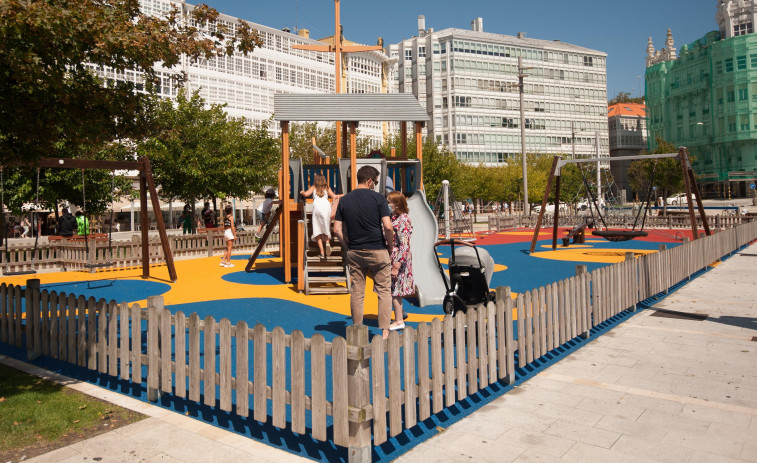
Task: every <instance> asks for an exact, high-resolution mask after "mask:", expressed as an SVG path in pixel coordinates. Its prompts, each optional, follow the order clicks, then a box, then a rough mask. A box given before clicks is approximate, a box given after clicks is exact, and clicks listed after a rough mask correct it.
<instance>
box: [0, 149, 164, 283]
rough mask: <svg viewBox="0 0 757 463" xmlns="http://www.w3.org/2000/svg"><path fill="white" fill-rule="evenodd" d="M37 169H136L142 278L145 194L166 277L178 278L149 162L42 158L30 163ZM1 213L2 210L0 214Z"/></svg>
mask: <svg viewBox="0 0 757 463" xmlns="http://www.w3.org/2000/svg"><path fill="white" fill-rule="evenodd" d="M25 164H28V165H34V166H36V167H39V168H43V167H44V168H59V169H80V170H85V169H104V170H111V171H115V170H136V171H139V201H140V206H141V208H140V209H141V210H140V218H141V221H142V278H144V279H147V278H150V240H149V227H147V226H146V225H147V223H148V217H147V192H148V191H149V193H150V200H151V202H152V210H153V211H155V221H156V224H157V226H158V235H159V236H160V244H161V247H162V249H163V255H164V256H165V259H166V266H167V267H168V276H169V279H170V280H171V281H172V282H176V280H177V279H178V277H177V275H176V266H175V265H174V260H173V254H172V253H171V247H170V246H169V244H168V234H167V233H166V227H165V224H164V223H163V216H162V215H161V213H160V203H159V201H158V193H157V191H156V190H155V179H154V177H153V175H152V167H151V165H150V160H149V159H148V158H146V157H141V158H139V160H138V161H99V160H93V159H62V158H42V159H39V160H37V161H36V162H32V163H25ZM0 212H2V211H0Z"/></svg>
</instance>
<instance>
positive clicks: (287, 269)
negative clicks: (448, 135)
mask: <svg viewBox="0 0 757 463" xmlns="http://www.w3.org/2000/svg"><path fill="white" fill-rule="evenodd" d="M274 119H276V120H278V121H279V122H280V124H281V134H282V135H281V137H282V144H281V145H282V154H281V174H280V177H279V195H280V196H281V205H280V210H281V215H280V220H279V240H280V252H281V258H282V261H283V267H284V281H285V282H286V283H291V282H292V280H293V278H294V277H295V276H296V278H297V285H296V289H297V290H298V291H302V292H305V293H306V294H334V293H345V292H347V291H348V288H349V281H347V274H346V272H345V270H344V267H343V265H342V263H341V261H342V259H341V256H340V255H339V254H340V252H341V249H340V248H339V246H338V243H334V246H332V248H333V249H334V253H333V254H332V256H330V257H328V258H327V259H326V260H325V262H324V261H322V260H321V259H320V258H318V257H317V256H315V255H311V254H314V253H313V252H311V253H308V249H309V248H310V237H309V233H308V223H309V215H308V214H309V211H308V204H307V202H306V201H305V200H304V199H302V198H300V197H299V192H300V191H301V190H305V189H307V188H308V187H309V186H310V184H311V183H312V182H313V179H314V176H315V175H316V174H322V175H324V176H325V177H326V179H327V182H328V183H329V186H330V187H331V189H332V190H333V191H335V192H336V193H338V194H346V193H348V192H349V191H351V190H352V188H353V186H354V185H356V184H357V170H358V169H359V168H360V167H361V166H363V165H372V166H374V167H375V168H376V169H377V170H378V171H379V184H378V185H377V187H376V190H377V191H378V192H380V193H382V194H383V193H384V192H385V188H386V178H387V177H389V178H391V179H392V181H393V183H394V188H395V190H396V191H400V192H402V193H404V194H405V195H406V196H409V197H410V199H409V203H408V205H409V208H410V211H411V215H410V218H411V220H412V221H413V227H414V232H413V236H412V242H411V246H413V253H414V254H413V264H414V266H415V269H416V271H415V274H416V285H417V286H418V292H419V296H420V299H421V304H423V305H425V304H441V302H442V299H443V297H444V286H443V282H442V281H441V280H440V281H438V282H436V281H431V282H426V281H424V275H429V276H430V275H431V274H433V273H436V272H435V269H436V260H435V256H434V255H433V253H432V251H431V249H432V244H433V243H434V242H435V241H436V237H437V234H438V231H437V224H436V219H435V217H434V215H433V213H432V212H431V209H430V208H429V206H428V204H427V202H426V199H425V194H424V192H423V171H422V162H423V153H422V151H421V149H422V140H421V128H422V124H423V123H424V122H425V121H427V120H428V114H427V113H426V112H425V110H424V109H423V107H421V105H420V104H419V103H418V100H416V99H415V97H414V96H413V95H409V94H329V95H310V94H308V95H301V94H289V95H283V94H280V95H276V96H275V99H274ZM290 121H347V122H346V127H348V129H349V138H347V137H346V136H345V133H343V134H342V136H341V139H340V140H339V143H337V145H341V146H342V149H343V151H344V152H346V151H347V150H348V149H349V158H347V157H344V158H342V157H339V156H340V155H339V152H337V163H336V164H335V165H334V164H326V163H325V162H324V156H322V155H320V154H317V155H316V162H317V163H315V164H311V165H303V163H302V162H301V160H299V159H291V158H290V154H289V122H290ZM361 121H399V122H400V126H401V137H402V151H401V156H399V157H388V158H358V157H357V152H356V147H357V143H356V134H357V127H358V123H359V122H361ZM408 122H410V123H412V124H413V125H414V128H415V138H416V144H415V146H416V153H415V159H409V158H408V156H407V130H406V129H407V123H408ZM348 141H349V143H348ZM316 152H317V150H316ZM269 226H273V224H271V225H269ZM426 248H428V252H425V251H426ZM250 267H251V266H250V265H248V269H250ZM424 269H428V271H424ZM419 276H420V277H419ZM430 278H433V277H430ZM435 279H436V278H435ZM435 279H434V280H435ZM437 295H438V296H437Z"/></svg>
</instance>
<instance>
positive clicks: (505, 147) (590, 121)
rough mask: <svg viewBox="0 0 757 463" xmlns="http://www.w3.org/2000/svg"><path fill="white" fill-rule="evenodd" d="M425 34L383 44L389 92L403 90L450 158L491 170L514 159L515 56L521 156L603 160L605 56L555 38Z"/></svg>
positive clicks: (421, 23) (477, 31)
mask: <svg viewBox="0 0 757 463" xmlns="http://www.w3.org/2000/svg"><path fill="white" fill-rule="evenodd" d="M471 26H472V27H471V30H464V29H455V28H449V29H443V30H441V31H438V32H437V31H434V30H433V29H431V28H429V29H426V26H425V19H424V17H423V16H419V17H418V35H417V36H415V37H413V38H411V39H407V40H404V41H402V42H400V43H398V44H394V45H390V46H389V47H388V52H387V54H388V55H389V57H390V60H391V61H390V64H391V66H392V67H393V70H392V71H391V72H390V74H389V78H390V79H391V81H390V82H391V83H390V87H393V88H392V89H391V90H390V91H398V92H412V93H413V94H414V95H416V97H417V98H418V100H419V101H420V102H421V103H422V104H425V106H426V108H427V110H428V114H429V116H430V117H431V122H430V123H429V124H428V126H427V127H425V129H424V130H425V134H426V135H427V136H431V137H433V138H434V139H435V140H436V142H437V143H439V144H444V145H446V146H447V147H449V149H450V150H451V151H452V152H453V153H455V155H456V156H457V157H458V159H460V160H462V161H465V162H468V163H472V164H479V163H483V164H486V165H497V164H502V163H506V162H507V161H508V159H512V158H514V157H516V156H520V153H521V134H520V101H519V86H518V57H522V59H523V66H524V67H525V68H526V69H525V71H524V74H525V76H526V77H525V79H524V98H525V104H524V111H525V118H524V119H525V124H524V125H525V127H526V151H527V152H529V153H545V154H547V153H549V154H557V153H571V150H572V147H573V146H572V142H573V137H574V136H575V151H576V154H577V155H580V156H587V155H592V156H593V155H595V154H596V150H597V149H596V143H595V140H596V133H597V132H598V133H599V138H600V153H599V154H600V156H608V155H609V150H608V130H607V71H606V59H607V54H606V53H603V52H601V51H597V50H590V49H588V48H583V47H579V46H576V45H571V44H567V43H563V42H560V41H559V40H554V41H552V40H540V39H530V38H526V36H525V34H523V33H519V34H518V36H508V35H502V34H496V33H490V32H484V29H483V19H482V18H476V19H475V20H474V21H473V22H472V24H471Z"/></svg>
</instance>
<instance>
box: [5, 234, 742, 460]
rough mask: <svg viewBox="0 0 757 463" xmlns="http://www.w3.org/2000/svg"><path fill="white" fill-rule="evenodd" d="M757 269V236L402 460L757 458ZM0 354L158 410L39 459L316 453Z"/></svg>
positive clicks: (136, 406) (129, 404)
mask: <svg viewBox="0 0 757 463" xmlns="http://www.w3.org/2000/svg"><path fill="white" fill-rule="evenodd" d="M756 270H757V245H752V246H751V247H749V248H747V249H745V250H744V251H743V252H742V253H741V254H739V255H736V256H734V257H732V258H731V259H729V260H727V261H726V262H724V263H723V264H721V265H719V266H718V267H716V268H715V269H714V270H712V271H711V272H708V273H707V274H705V275H704V276H702V277H700V278H698V279H696V280H695V281H694V282H692V283H691V284H689V285H687V286H685V287H683V288H682V289H680V290H679V291H678V292H676V293H674V294H672V295H671V296H669V297H668V298H666V299H665V300H663V301H662V302H661V303H659V304H658V305H657V306H655V309H664V311H667V312H663V311H656V310H646V311H644V312H642V313H640V314H638V315H636V316H634V317H632V318H631V319H630V320H628V321H627V322H625V323H623V324H621V325H619V326H617V327H616V328H615V329H614V330H612V331H611V332H609V333H607V334H605V335H603V336H600V337H598V338H597V339H595V340H594V341H593V342H591V343H589V344H588V345H586V346H585V347H583V348H582V349H580V350H579V351H577V352H576V353H574V354H572V355H570V356H569V357H567V358H565V359H564V360H562V361H561V362H559V363H557V364H556V365H554V366H552V367H550V368H548V369H547V370H545V371H544V372H542V373H541V374H539V375H538V376H537V377H535V378H533V379H531V380H530V381H527V382H526V383H524V384H523V385H522V386H520V387H518V388H516V389H514V390H512V391H510V392H509V393H507V394H506V395H504V396H502V397H500V398H499V399H496V400H495V401H493V402H492V403H490V404H489V405H486V406H484V407H483V408H482V409H481V410H479V411H477V412H475V413H473V414H472V415H470V416H469V417H467V418H465V419H463V420H462V421H460V422H458V423H456V424H454V425H452V426H451V427H449V428H448V429H446V430H445V431H444V432H442V433H441V434H439V435H438V436H435V437H434V438H432V439H430V440H428V441H426V442H424V443H422V444H421V445H419V446H418V447H416V448H414V449H413V450H411V451H410V452H408V453H406V454H405V455H403V456H402V457H400V458H399V459H398V461H406V462H415V461H423V462H426V461H434V462H437V461H438V462H453V461H454V462H457V461H491V462H511V461H512V462H518V463H521V462H535V461H538V462H551V461H555V462H568V461H571V462H634V463H637V462H640V461H659V462H691V463H698V462H715V461H718V462H739V461H752V462H757V313H756V312H757V307H756V306H757V282H755V277H754V273H755V271H756ZM681 312H683V313H686V314H699V315H702V317H698V318H699V319H691V318H681V314H680V313H681ZM660 314H666V315H668V316H667V317H662V316H656V315H660ZM671 315H672V316H677V318H671V317H670V316H671ZM704 315H706V316H707V317H706V318H704ZM703 318H704V319H703ZM0 362H2V363H6V364H10V365H12V366H16V367H19V366H25V367H24V368H23V369H25V370H26V371H31V372H32V373H34V374H39V375H40V376H46V377H53V376H57V378H58V380H61V381H63V382H66V383H73V384H72V386H71V387H73V388H75V389H77V390H81V391H84V392H86V393H88V394H91V395H93V396H96V397H99V398H102V399H104V400H108V401H111V402H113V403H116V404H118V405H121V406H123V407H126V408H130V409H133V410H137V411H139V412H142V413H145V414H147V415H149V416H150V418H148V419H146V420H144V421H141V422H139V423H135V424H132V425H130V426H126V427H123V428H120V429H117V430H114V431H112V432H110V433H107V434H103V435H100V436H97V437H95V438H92V439H89V440H87V441H83V442H79V443H77V444H74V445H71V446H69V447H65V448H62V449H59V450H56V451H53V452H50V453H48V454H46V455H42V456H39V457H37V458H33V459H31V460H28V461H30V462H82V461H92V460H94V461H103V462H108V461H121V462H137V461H177V462H178V461H183V462H193V461H196V462H206V461H223V462H231V461H260V462H276V463H284V462H288V461H300V460H302V459H301V458H299V457H296V456H294V455H291V454H288V453H286V452H283V451H280V450H277V449H274V448H272V447H268V446H266V445H263V444H261V443H258V442H256V441H253V440H251V439H247V438H245V437H242V436H239V435H236V434H233V433H230V432H228V431H225V430H222V429H219V428H216V427H213V426H210V425H207V424H205V423H202V422H199V421H196V420H194V419H191V418H188V417H185V416H183V415H179V414H176V413H173V412H170V411H168V410H165V409H162V408H159V407H156V406H153V405H150V404H146V403H143V402H140V401H137V400H135V399H132V398H129V397H125V396H122V395H120V394H116V393H113V392H111V391H107V390H105V389H101V388H99V387H96V386H93V385H90V384H87V383H77V382H76V381H73V380H70V379H67V378H64V377H60V376H58V375H51V374H50V373H49V372H46V371H44V370H41V369H38V368H36V367H33V366H29V365H27V364H23V363H22V362H18V361H15V360H12V359H8V358H7V357H0Z"/></svg>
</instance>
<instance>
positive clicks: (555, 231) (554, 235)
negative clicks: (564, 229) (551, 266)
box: [542, 175, 561, 251]
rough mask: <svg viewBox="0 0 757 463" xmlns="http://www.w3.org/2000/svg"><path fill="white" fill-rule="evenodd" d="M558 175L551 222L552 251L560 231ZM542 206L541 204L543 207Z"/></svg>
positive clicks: (555, 246)
mask: <svg viewBox="0 0 757 463" xmlns="http://www.w3.org/2000/svg"><path fill="white" fill-rule="evenodd" d="M560 177H561V176H560V175H557V176H555V215H554V219H555V220H554V222H555V223H554V224H552V250H553V251H554V250H555V249H556V248H557V234H558V233H559V232H560V230H558V227H559V224H560ZM543 207H544V206H542V208H543Z"/></svg>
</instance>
